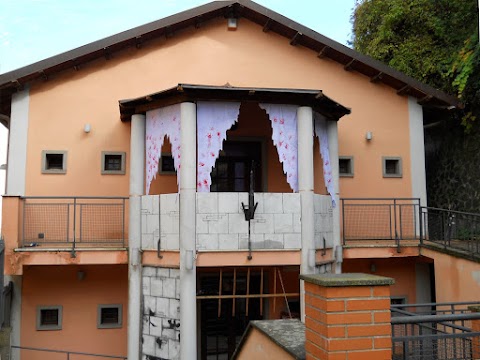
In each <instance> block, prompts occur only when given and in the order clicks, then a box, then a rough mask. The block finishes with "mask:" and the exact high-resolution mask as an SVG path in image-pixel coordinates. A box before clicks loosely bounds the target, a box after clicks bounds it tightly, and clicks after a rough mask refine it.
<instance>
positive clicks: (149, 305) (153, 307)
mask: <svg viewBox="0 0 480 360" xmlns="http://www.w3.org/2000/svg"><path fill="white" fill-rule="evenodd" d="M156 311H157V301H156V299H155V298H154V297H153V296H144V297H143V313H144V314H145V315H150V314H151V313H153V314H155V313H156Z"/></svg>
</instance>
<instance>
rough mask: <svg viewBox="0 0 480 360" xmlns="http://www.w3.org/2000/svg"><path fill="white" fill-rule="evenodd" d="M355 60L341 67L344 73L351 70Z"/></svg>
mask: <svg viewBox="0 0 480 360" xmlns="http://www.w3.org/2000/svg"><path fill="white" fill-rule="evenodd" d="M355 61H356V60H355V59H352V60H350V61H349V62H348V63H346V64H345V66H344V67H343V68H344V69H345V70H346V71H350V70H353V65H354V64H355Z"/></svg>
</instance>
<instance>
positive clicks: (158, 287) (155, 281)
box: [150, 277, 163, 296]
mask: <svg viewBox="0 0 480 360" xmlns="http://www.w3.org/2000/svg"><path fill="white" fill-rule="evenodd" d="M150 279H151V280H150V294H151V295H152V296H163V279H161V278H158V277H152V278H150Z"/></svg>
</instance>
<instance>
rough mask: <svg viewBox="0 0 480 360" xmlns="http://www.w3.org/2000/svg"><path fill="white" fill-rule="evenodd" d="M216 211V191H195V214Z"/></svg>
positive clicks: (213, 212) (214, 212)
mask: <svg viewBox="0 0 480 360" xmlns="http://www.w3.org/2000/svg"><path fill="white" fill-rule="evenodd" d="M216 213H218V193H197V214H216Z"/></svg>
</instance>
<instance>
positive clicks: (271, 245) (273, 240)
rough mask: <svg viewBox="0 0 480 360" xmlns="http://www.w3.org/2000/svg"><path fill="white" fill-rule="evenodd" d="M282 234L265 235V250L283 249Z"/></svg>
mask: <svg viewBox="0 0 480 360" xmlns="http://www.w3.org/2000/svg"><path fill="white" fill-rule="evenodd" d="M283 247H284V245H283V234H265V249H272V250H273V249H283Z"/></svg>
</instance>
